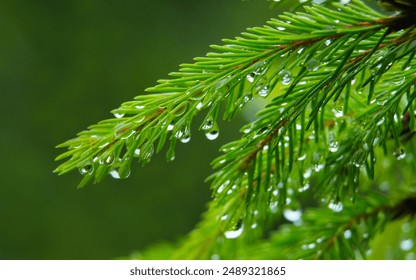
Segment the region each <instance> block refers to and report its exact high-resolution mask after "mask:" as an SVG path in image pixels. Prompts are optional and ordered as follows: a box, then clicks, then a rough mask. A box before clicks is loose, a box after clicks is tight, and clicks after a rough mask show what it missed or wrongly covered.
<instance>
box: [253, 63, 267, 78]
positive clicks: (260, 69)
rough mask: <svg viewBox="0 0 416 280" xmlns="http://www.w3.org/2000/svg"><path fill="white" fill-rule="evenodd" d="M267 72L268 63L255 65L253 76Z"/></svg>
mask: <svg viewBox="0 0 416 280" xmlns="http://www.w3.org/2000/svg"><path fill="white" fill-rule="evenodd" d="M266 70H267V66H266V62H265V61H263V62H258V63H256V64H255V65H254V70H253V74H254V75H263V74H264V73H266Z"/></svg>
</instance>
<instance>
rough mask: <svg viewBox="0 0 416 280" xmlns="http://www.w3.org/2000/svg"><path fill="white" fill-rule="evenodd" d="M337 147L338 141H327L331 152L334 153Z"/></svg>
mask: <svg viewBox="0 0 416 280" xmlns="http://www.w3.org/2000/svg"><path fill="white" fill-rule="evenodd" d="M338 148H339V144H338V142H337V141H332V142H331V143H329V145H328V150H329V151H330V152H331V153H335V152H337V151H338Z"/></svg>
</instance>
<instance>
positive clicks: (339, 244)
mask: <svg viewBox="0 0 416 280" xmlns="http://www.w3.org/2000/svg"><path fill="white" fill-rule="evenodd" d="M333 209H334V210H335V211H334V210H331V209H310V210H307V211H306V212H305V213H304V215H302V222H301V223H298V224H297V225H293V224H292V225H284V226H282V227H281V228H280V229H279V230H278V231H276V232H275V233H274V234H273V235H272V237H271V239H270V241H268V242H266V244H264V245H260V249H259V248H257V250H255V251H251V250H250V253H249V252H247V255H246V257H247V258H254V259H357V258H358V259H366V257H367V255H368V254H369V252H370V251H369V250H370V241H371V240H372V239H373V238H374V237H375V236H376V235H377V234H378V233H380V232H382V231H383V229H384V227H385V226H386V225H387V224H388V223H391V222H393V221H395V220H398V219H401V218H404V217H408V220H411V219H414V216H415V214H416V199H415V197H409V198H405V199H403V200H401V201H398V202H397V203H395V204H391V203H389V201H388V200H387V198H386V197H383V196H380V195H375V194H374V193H373V194H368V195H366V196H365V197H360V199H358V200H357V202H356V203H355V204H350V205H349V206H344V207H343V209H342V208H339V207H335V208H333ZM341 210H342V211H341ZM253 252H254V253H253Z"/></svg>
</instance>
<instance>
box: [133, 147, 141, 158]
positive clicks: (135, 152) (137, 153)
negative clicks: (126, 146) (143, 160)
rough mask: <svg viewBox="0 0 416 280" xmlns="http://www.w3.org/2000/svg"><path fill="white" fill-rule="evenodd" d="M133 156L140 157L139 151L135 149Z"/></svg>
mask: <svg viewBox="0 0 416 280" xmlns="http://www.w3.org/2000/svg"><path fill="white" fill-rule="evenodd" d="M134 155H135V156H136V157H138V156H140V149H139V148H137V149H135V150H134Z"/></svg>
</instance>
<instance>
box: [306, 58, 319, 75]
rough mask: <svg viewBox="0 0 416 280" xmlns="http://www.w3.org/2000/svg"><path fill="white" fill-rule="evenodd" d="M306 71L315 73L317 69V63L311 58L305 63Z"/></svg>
mask: <svg viewBox="0 0 416 280" xmlns="http://www.w3.org/2000/svg"><path fill="white" fill-rule="evenodd" d="M305 66H306V69H308V71H310V72H316V71H318V69H319V61H318V60H316V59H314V58H312V59H310V60H309V61H308V62H306V65H305Z"/></svg>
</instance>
